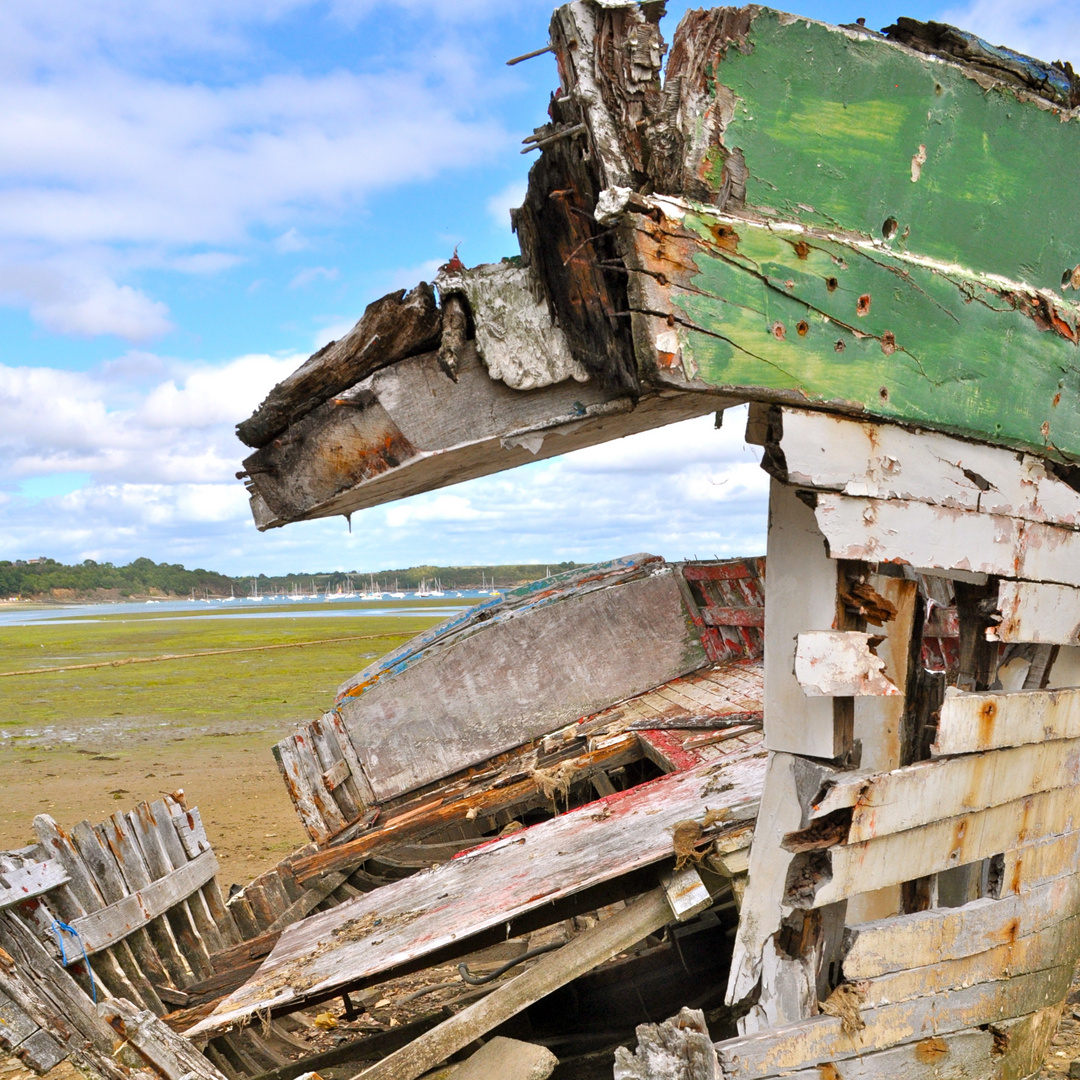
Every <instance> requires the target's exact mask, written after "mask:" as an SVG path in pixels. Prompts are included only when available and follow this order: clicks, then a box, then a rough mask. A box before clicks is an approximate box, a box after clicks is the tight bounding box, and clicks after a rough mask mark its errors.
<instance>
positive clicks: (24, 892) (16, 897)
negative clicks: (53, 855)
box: [0, 859, 71, 909]
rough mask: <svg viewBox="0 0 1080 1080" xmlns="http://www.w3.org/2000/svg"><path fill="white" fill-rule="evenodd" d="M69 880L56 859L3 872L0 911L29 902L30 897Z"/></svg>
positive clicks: (39, 894) (1, 876)
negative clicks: (24, 901) (25, 901)
mask: <svg viewBox="0 0 1080 1080" xmlns="http://www.w3.org/2000/svg"><path fill="white" fill-rule="evenodd" d="M70 880H71V879H70V878H69V877H68V875H67V871H66V870H65V869H64V867H63V865H62V864H61V863H60V862H59V861H58V860H56V859H49V860H47V861H46V862H39V863H30V864H29V865H26V866H20V867H18V868H16V869H14V870H5V871H3V873H2V874H0V885H2V886H3V887H2V888H0V909H2V908H9V907H11V906H12V905H13V904H19V903H21V902H22V901H23V900H29V899H30V898H31V897H32V896H41V894H42V893H46V892H48V891H49V890H50V889H55V888H56V887H57V886H58V885H65V884H67V882H68V881H70Z"/></svg>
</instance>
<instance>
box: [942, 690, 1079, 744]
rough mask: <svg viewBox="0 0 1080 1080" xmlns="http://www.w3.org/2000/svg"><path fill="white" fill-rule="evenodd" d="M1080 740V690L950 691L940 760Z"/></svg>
mask: <svg viewBox="0 0 1080 1080" xmlns="http://www.w3.org/2000/svg"><path fill="white" fill-rule="evenodd" d="M1078 737H1080V689H1062V690H1014V691H1013V692H1011V693H998V692H995V691H984V692H980V693H968V694H965V693H961V692H960V691H957V690H951V689H950V690H947V691H946V693H945V703H944V704H943V705H942V707H941V719H940V720H939V721H938V731H937V740H936V741H935V743H934V747H933V752H934V754H935V755H936V756H939V757H945V756H948V755H950V754H972V753H977V752H980V751H983V750H994V749H999V748H1001V747H1005V746H1021V745H1023V744H1024V743H1033V742H1042V741H1044V740H1053V739H1075V738H1078Z"/></svg>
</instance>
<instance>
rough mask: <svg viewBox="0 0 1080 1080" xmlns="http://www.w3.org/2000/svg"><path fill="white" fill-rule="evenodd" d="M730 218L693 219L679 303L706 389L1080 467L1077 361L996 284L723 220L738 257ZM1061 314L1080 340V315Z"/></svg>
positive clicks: (1073, 351) (687, 356)
mask: <svg viewBox="0 0 1080 1080" xmlns="http://www.w3.org/2000/svg"><path fill="white" fill-rule="evenodd" d="M720 220H721V218H720V216H719V215H715V214H710V213H709V212H708V210H706V209H704V208H700V209H699V210H698V212H697V213H696V214H690V215H687V217H686V219H685V221H684V225H685V226H686V227H687V228H688V229H689V230H690V231H691V232H693V233H696V234H697V236H698V237H700V239H701V246H700V249H699V250H698V252H697V254H696V255H695V262H696V264H697V268H698V273H697V274H696V275H695V276H694V278H693V290H694V291H689V292H679V293H674V294H673V300H674V302H675V304H676V307H677V308H678V309H679V310H681V311H682V312H683V313H684V315H685V317H686V323H685V324H684V325H683V326H681V327H680V328H679V338H680V343H681V345H682V348H683V355H684V366H685V367H688V368H690V369H691V370H693V369H694V368H696V369H697V371H698V372H699V375H698V377H699V378H700V379H701V380H703V381H705V382H707V383H709V384H711V385H713V386H716V387H718V388H723V389H730V390H732V391H733V392H736V393H738V392H740V391H741V392H744V393H747V394H748V396H751V397H755V396H758V397H760V396H762V395H761V393H760V390H765V391H775V392H788V393H791V394H793V395H796V396H799V397H801V398H802V399H804V400H806V401H810V402H818V403H822V404H828V403H835V404H837V405H841V404H842V405H843V406H844V407H845V408H847V409H849V410H850V409H852V408H854V409H856V410H865V411H866V412H867V413H869V414H871V415H876V416H880V417H883V418H888V419H893V420H903V421H908V422H913V423H924V424H927V425H929V426H933V427H935V428H940V429H944V430H948V431H952V432H956V433H959V434H966V435H970V436H972V437H975V438H979V439H984V440H988V441H990V442H995V443H1002V444H1006V445H1012V446H1017V447H1023V448H1029V449H1033V450H1035V451H1036V452H1039V453H1043V454H1047V453H1048V454H1050V455H1052V456H1069V457H1080V409H1078V408H1077V404H1078V402H1080V350H1078V348H1077V346H1076V345H1075V344H1073V342H1072V341H1070V340H1068V339H1067V338H1066V337H1064V336H1062V334H1061V333H1059V332H1057V331H1054V330H1040V329H1039V328H1038V327H1037V326H1036V324H1035V322H1034V321H1033V319H1032V318H1031V317H1030V316H1029V315H1028V314H1026V313H1024V312H1023V311H1020V310H1017V308H1016V307H1015V306H1014V304H1013V302H1011V301H1010V299H1009V298H1008V295H1007V294H1003V291H1002V290H1000V288H999V287H998V286H995V285H994V284H993V283H991V282H988V281H987V280H986V279H985V278H984V277H980V276H979V275H976V274H974V273H965V272H960V271H958V270H956V269H955V268H949V267H943V266H937V267H930V266H923V265H919V264H917V263H916V262H914V261H912V260H911V259H910V258H903V257H902V256H900V255H898V254H896V253H892V252H890V251H888V250H887V249H885V248H884V246H876V247H871V246H870V245H866V247H865V248H864V247H860V246H859V245H857V244H855V243H847V242H842V241H839V240H836V239H826V238H822V237H816V236H812V235H806V234H796V233H791V232H788V233H783V232H781V231H779V229H778V228H776V227H769V226H768V225H756V226H755V225H752V224H750V223H749V222H740V221H738V220H735V219H732V218H731V217H725V218H723V219H722V220H723V223H724V224H725V225H726V226H727V227H728V228H729V229H730V228H732V227H733V228H734V229H735V231H736V232H737V234H738V247H737V253H736V254H732V253H731V252H730V251H727V250H723V249H721V248H719V247H717V246H716V244H715V242H714V241H713V239H712V237H713V232H712V230H713V228H714V227H715V226H716V225H717V223H718V222H720ZM729 235H730V234H729ZM800 241H802V242H803V243H800ZM1063 313H1064V314H1066V315H1068V316H1069V317H1070V319H1071V323H1072V328H1073V329H1074V328H1075V326H1076V321H1077V319H1076V315H1077V312H1076V311H1075V310H1073V311H1072V312H1069V311H1067V310H1066V309H1064V308H1063ZM1066 329H1069V327H1068V326H1066ZM755 388H759V389H757V390H756V391H755ZM766 396H767V395H766ZM1044 425H1045V426H1044Z"/></svg>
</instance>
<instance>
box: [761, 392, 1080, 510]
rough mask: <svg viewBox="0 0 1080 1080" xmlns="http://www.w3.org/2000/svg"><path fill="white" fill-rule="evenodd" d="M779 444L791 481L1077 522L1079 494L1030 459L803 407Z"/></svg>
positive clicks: (787, 414)
mask: <svg viewBox="0 0 1080 1080" xmlns="http://www.w3.org/2000/svg"><path fill="white" fill-rule="evenodd" d="M780 446H781V449H782V450H783V453H784V460H785V462H786V464H787V470H788V482H789V483H791V484H798V485H807V486H809V487H815V488H827V489H830V490H833V491H839V492H842V493H843V494H845V495H857V496H867V497H870V498H876V499H908V500H913V501H917V502H927V503H933V504H935V505H937V506H949V507H954V508H956V509H962V510H976V511H979V512H981V513H984V514H1002V515H1005V516H1007V517H1018V518H1025V519H1027V520H1029V521H1045V522H1057V523H1059V524H1064V525H1080V493H1077V492H1076V491H1074V490H1073V489H1072V488H1071V487H1069V485H1068V484H1066V483H1064V482H1063V481H1061V480H1059V479H1058V478H1057V477H1056V476H1054V475H1053V474H1052V473H1050V472H1048V471H1047V469H1046V465H1045V463H1044V462H1042V461H1040V460H1039V458H1037V457H1034V456H1032V455H1030V454H1022V453H1017V452H1015V451H1011V450H1003V449H1000V448H998V447H993V446H985V445H983V444H980V443H971V442H963V441H961V440H960V439H953V438H950V437H949V436H948V435H941V434H938V433H936V432H930V431H910V430H908V429H906V428H902V427H898V426H897V425H895V424H878V423H870V422H866V421H860V420H849V419H845V418H843V417H839V416H835V415H832V414H830V413H823V412H808V411H806V410H803V409H784V410H783V435H782V437H781V440H780Z"/></svg>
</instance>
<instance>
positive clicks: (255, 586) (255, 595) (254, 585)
mask: <svg viewBox="0 0 1080 1080" xmlns="http://www.w3.org/2000/svg"><path fill="white" fill-rule="evenodd" d="M248 599H249V600H252V601H254V602H256V603H258V602H259V601H260V600H262V597H261V596H260V595H259V579H258V578H252V579H251V595H250V596H249V597H248Z"/></svg>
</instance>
